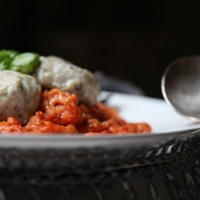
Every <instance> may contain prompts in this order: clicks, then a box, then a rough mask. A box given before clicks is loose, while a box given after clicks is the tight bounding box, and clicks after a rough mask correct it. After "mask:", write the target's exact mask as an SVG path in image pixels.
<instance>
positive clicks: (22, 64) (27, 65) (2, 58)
mask: <svg viewBox="0 0 200 200" xmlns="http://www.w3.org/2000/svg"><path fill="white" fill-rule="evenodd" d="M39 62H40V61H39V54H36V53H19V52H18V51H15V50H5V49H3V50H1V51H0V70H5V69H9V70H13V71H19V72H21V73H24V74H32V73H33V72H34V71H35V69H36V68H37V67H38V65H39Z"/></svg>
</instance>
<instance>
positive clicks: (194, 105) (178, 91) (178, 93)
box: [161, 56, 200, 122]
mask: <svg viewBox="0 0 200 200" xmlns="http://www.w3.org/2000/svg"><path fill="white" fill-rule="evenodd" d="M161 89H162V94H163V97H164V99H165V100H166V102H167V103H168V104H169V105H171V106H172V107H173V108H174V109H175V110H176V111H177V112H178V113H179V114H181V115H183V116H184V117H187V118H189V119H190V120H193V121H196V122H200V56H188V57H184V58H180V59H177V60H175V61H173V62H172V63H171V64H170V65H169V66H168V67H167V69H166V70H165V72H164V74H163V77H162V81H161Z"/></svg>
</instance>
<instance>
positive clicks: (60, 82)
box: [36, 56, 100, 105]
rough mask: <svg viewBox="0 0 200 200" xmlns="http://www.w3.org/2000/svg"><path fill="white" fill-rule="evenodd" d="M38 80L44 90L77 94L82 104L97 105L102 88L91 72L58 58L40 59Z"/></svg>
mask: <svg viewBox="0 0 200 200" xmlns="http://www.w3.org/2000/svg"><path fill="white" fill-rule="evenodd" d="M40 62H41V64H40V67H39V68H37V70H36V79H37V80H38V81H39V83H40V84H41V85H42V87H44V88H48V89H52V88H59V89H61V90H62V91H66V92H70V93H73V94H76V95H77V96H78V98H79V101H80V102H84V103H87V104H90V105H91V104H94V103H97V98H98V95H99V92H100V87H99V84H98V82H97V80H96V79H95V78H94V76H93V75H92V73H91V72H89V71H88V70H86V69H82V68H80V67H77V66H76V65H74V64H72V63H70V62H68V61H65V60H63V59H62V58H59V57H56V56H49V57H44V56H41V57H40Z"/></svg>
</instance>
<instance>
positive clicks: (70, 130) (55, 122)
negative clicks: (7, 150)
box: [0, 89, 151, 135]
mask: <svg viewBox="0 0 200 200" xmlns="http://www.w3.org/2000/svg"><path fill="white" fill-rule="evenodd" d="M0 132H1V133H18V134H22V133H30V134H33V133H37V134H47V133H57V134H77V133H83V134H85V135H95V134H98V133H101V134H127V133H150V132H151V127H150V126H149V125H148V124H147V123H127V122H126V121H125V120H123V119H121V118H120V117H119V115H118V112H117V110H115V109H113V108H110V107H107V106H106V105H105V104H102V103H98V104H96V105H92V106H87V105H84V104H78V98H77V96H76V95H75V94H70V93H68V92H63V91H61V90H59V89H52V90H50V91H44V92H43V94H42V98H41V103H40V108H39V111H38V112H36V114H35V115H34V116H32V117H30V119H29V122H28V123H27V125H26V126H21V124H20V123H19V122H18V121H17V119H15V118H13V117H8V119H7V121H3V122H0Z"/></svg>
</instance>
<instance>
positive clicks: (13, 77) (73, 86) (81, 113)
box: [0, 50, 151, 135]
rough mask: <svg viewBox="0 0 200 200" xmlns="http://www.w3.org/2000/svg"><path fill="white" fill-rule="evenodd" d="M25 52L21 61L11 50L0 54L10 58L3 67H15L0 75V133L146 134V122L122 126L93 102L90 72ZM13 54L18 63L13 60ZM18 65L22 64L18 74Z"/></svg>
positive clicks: (95, 88) (94, 94)
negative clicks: (7, 64) (6, 65)
mask: <svg viewBox="0 0 200 200" xmlns="http://www.w3.org/2000/svg"><path fill="white" fill-rule="evenodd" d="M2 52H3V53H4V54H3V53H2ZM12 53H13V54H14V55H11V54H12ZM31 54H32V56H27V54H26V53H24V54H23V55H26V56H27V57H26V56H25V57H26V58H27V59H25V57H24V60H23V59H22V58H23V55H22V54H19V53H17V51H13V52H12V51H11V50H3V51H0V59H1V60H3V59H4V58H5V57H6V58H9V59H10V60H12V62H11V61H9V63H10V64H9V66H13V65H16V66H19V68H18V69H17V68H15V67H14V68H12V67H8V68H4V69H3V68H1V71H0V97H1V98H0V109H1V112H0V132H1V133H12V134H24V133H26V134H51V133H57V134H78V133H82V134H84V135H96V134H98V133H100V134H126V133H149V132H151V127H150V126H149V125H148V124H147V123H127V122H126V121H125V120H123V119H121V118H120V116H119V115H118V112H117V110H115V109H113V108H111V107H108V106H106V105H105V104H103V103H101V102H98V101H97V99H98V95H99V92H100V87H99V84H98V82H97V81H96V80H95V77H94V76H93V75H92V73H91V72H89V71H87V70H85V69H81V68H80V67H77V66H75V65H74V64H72V63H70V62H68V61H65V60H64V59H62V58H59V57H55V56H49V57H44V56H39V59H38V60H39V62H38V61H37V59H35V58H36V57H37V56H36V57H34V55H38V54H34V53H31ZM19 55H22V57H19V60H21V59H22V60H21V61H19V62H16V61H15V62H14V59H15V58H16V57H17V56H19ZM1 60H0V61H1ZM25 60H26V61H27V62H25ZM13 63H14V64H13ZM23 63H26V65H23V67H22V68H23V70H21V69H22V68H21V66H22V65H21V64H23ZM12 64H13V65H12ZM30 66H35V67H33V68H31V67H30ZM5 69H6V70H5ZM7 69H8V70H7ZM19 69H20V70H19ZM30 69H31V70H30ZM13 70H14V71H13ZM27 72H28V73H30V74H31V75H28V74H26V73H27Z"/></svg>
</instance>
